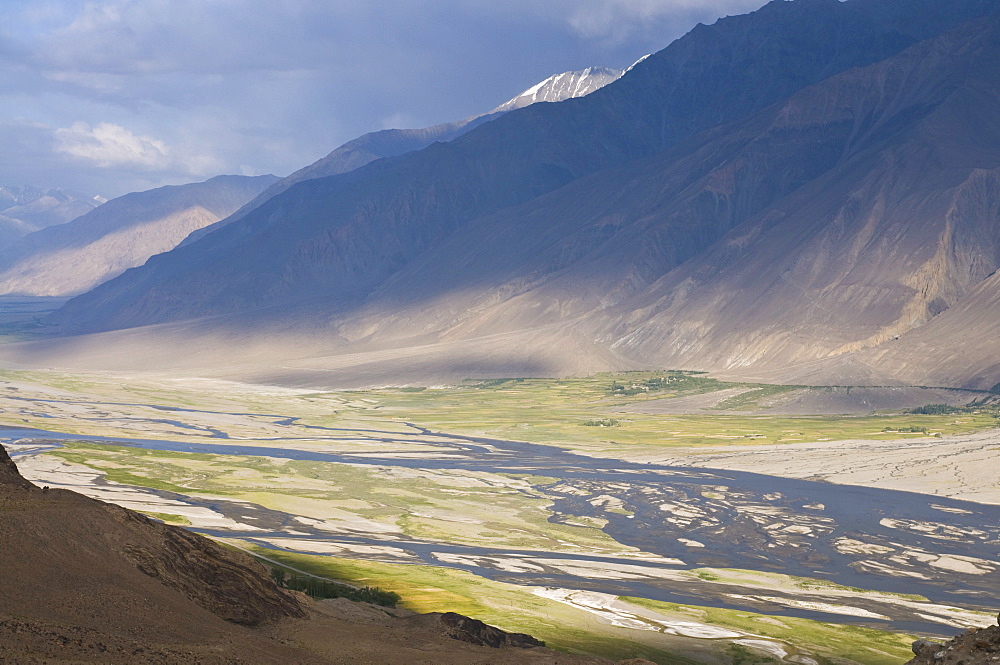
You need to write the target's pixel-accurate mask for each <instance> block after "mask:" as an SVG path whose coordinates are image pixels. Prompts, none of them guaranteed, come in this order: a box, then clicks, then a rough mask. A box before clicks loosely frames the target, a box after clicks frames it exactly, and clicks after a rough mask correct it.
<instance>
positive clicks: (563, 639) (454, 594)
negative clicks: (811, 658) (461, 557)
mask: <svg viewBox="0 0 1000 665" xmlns="http://www.w3.org/2000/svg"><path fill="white" fill-rule="evenodd" d="M244 545H245V547H246V549H248V550H250V551H251V552H252V553H255V554H258V555H260V556H265V557H267V558H269V559H273V560H275V561H278V562H280V563H283V564H287V565H288V566H291V567H294V568H298V569H299V570H303V571H305V572H308V573H311V574H314V575H318V576H320V577H323V578H326V579H329V580H334V581H340V582H346V583H347V584H351V585H368V586H378V587H380V588H383V589H393V591H394V592H397V593H398V594H399V595H400V601H399V605H400V606H402V607H405V608H407V609H410V610H413V611H415V612H458V613H459V614H464V615H466V616H470V617H473V618H475V619H479V620H480V621H484V622H486V623H488V624H490V625H493V626H497V627H498V628H501V629H503V630H506V631H510V632H518V633H527V634H529V635H531V636H533V637H535V638H537V639H540V640H542V641H544V642H545V645H546V646H548V647H551V648H553V649H558V650H560V651H566V652H569V653H583V654H593V655H598V656H603V657H605V658H610V659H611V660H623V659H626V658H645V659H647V660H651V661H653V662H654V663H660V664H662V665H695V661H693V660H690V659H687V658H683V657H680V656H676V655H674V654H671V653H668V652H665V651H663V650H662V649H659V648H656V647H654V646H651V645H648V644H643V643H641V642H640V641H638V640H641V639H643V638H645V637H647V635H646V634H644V633H643V632H642V631H638V632H640V634H639V635H637V636H636V640H637V641H631V640H626V639H622V638H621V637H620V636H621V634H622V633H621V632H620V631H619V630H617V629H615V628H613V627H611V626H607V625H605V624H601V623H599V622H597V621H594V619H593V615H591V614H590V613H588V612H584V611H583V610H580V609H577V608H574V607H570V606H568V605H566V604H564V603H560V602H557V601H554V600H550V599H548V598H544V597H542V596H538V595H536V594H533V593H531V591H530V590H528V589H525V588H524V587H520V586H517V585H514V584H506V583H503V582H495V581H493V580H488V579H484V578H482V577H477V576H476V575H473V574H472V573H468V572H465V571H461V570H454V569H450V568H439V567H436V566H423V565H406V564H390V563H381V562H377V561H362V560H356V559H342V558H339V557H327V556H319V555H310V554H298V553H295V552H285V551H282V550H271V549H266V548H263V547H260V546H256V545H252V544H246V543H244ZM268 565H271V564H268ZM655 637H656V634H655V633H654V634H652V638H655Z"/></svg>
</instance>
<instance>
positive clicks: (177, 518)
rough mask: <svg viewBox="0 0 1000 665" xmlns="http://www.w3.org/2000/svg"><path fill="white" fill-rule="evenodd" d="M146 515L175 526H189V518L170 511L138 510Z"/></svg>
mask: <svg viewBox="0 0 1000 665" xmlns="http://www.w3.org/2000/svg"><path fill="white" fill-rule="evenodd" d="M139 512H141V513H142V514H143V515H145V516H147V517H152V518H153V519H158V520H160V521H161V522H165V523H167V524H176V525H177V526H191V520H189V519H188V518H186V517H184V516H183V515H172V514H170V513H153V512H149V511H147V510H142V511H139Z"/></svg>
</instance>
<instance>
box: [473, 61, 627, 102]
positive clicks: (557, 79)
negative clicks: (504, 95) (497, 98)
mask: <svg viewBox="0 0 1000 665" xmlns="http://www.w3.org/2000/svg"><path fill="white" fill-rule="evenodd" d="M633 66H634V65H633ZM624 73H625V72H624V71H623V70H621V69H610V68H608V67H588V68H587V69H581V70H579V71H574V72H563V73H562V74H555V75H554V76H550V77H549V78H547V79H545V80H544V81H541V82H540V83H536V84H535V85H533V86H531V87H530V88H528V89H527V90H525V91H524V92H522V93H521V94H520V95H518V96H517V97H514V98H513V99H511V100H509V101H507V102H505V103H503V104H501V105H500V106H498V107H496V108H495V109H493V110H492V111H490V113H504V112H506V111H513V110H514V109H519V108H524V107H525V106H531V105H532V104H535V103H537V102H561V101H563V100H564V99H572V98H574V97H583V96H584V95H589V94H590V93H592V92H594V91H595V90H597V89H599V88H603V87H604V86H606V85H607V84H609V83H611V82H613V81H617V80H618V79H619V78H621V76H622V74H624Z"/></svg>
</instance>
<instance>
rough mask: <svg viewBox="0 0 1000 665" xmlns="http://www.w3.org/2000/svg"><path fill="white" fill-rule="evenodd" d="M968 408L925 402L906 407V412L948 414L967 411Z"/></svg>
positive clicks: (930, 414)
mask: <svg viewBox="0 0 1000 665" xmlns="http://www.w3.org/2000/svg"><path fill="white" fill-rule="evenodd" d="M968 411H969V410H968V409H966V408H962V407H960V406H951V405H950V404H925V405H923V406H917V407H914V408H912V409H907V411H906V413H918V414H920V415H924V416H937V415H948V414H952V413H968Z"/></svg>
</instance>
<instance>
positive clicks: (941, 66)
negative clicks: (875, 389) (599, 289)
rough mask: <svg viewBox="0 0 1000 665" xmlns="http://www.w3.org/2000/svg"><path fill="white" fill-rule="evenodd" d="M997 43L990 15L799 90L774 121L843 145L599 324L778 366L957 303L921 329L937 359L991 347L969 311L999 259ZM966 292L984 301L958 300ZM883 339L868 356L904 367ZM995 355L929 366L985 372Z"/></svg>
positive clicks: (622, 334) (626, 345)
mask: <svg viewBox="0 0 1000 665" xmlns="http://www.w3.org/2000/svg"><path fill="white" fill-rule="evenodd" d="M998 58H1000V29H998V25H997V21H996V20H995V19H993V20H988V21H985V22H979V23H977V24H975V25H972V26H969V27H968V28H967V29H959V30H956V31H953V32H952V33H949V34H948V35H945V36H944V37H942V38H940V39H937V40H934V41H932V42H927V43H924V44H921V45H918V46H916V47H914V48H912V49H910V50H908V51H907V52H905V53H904V54H902V55H901V56H899V57H897V58H893V59H891V60H888V61H886V62H885V63H882V64H880V65H876V66H873V67H869V68H867V69H866V70H856V71H852V72H848V73H845V74H844V75H841V76H839V77H837V78H836V79H833V80H831V81H829V82H827V83H826V84H823V85H820V86H815V87H814V88H812V89H810V90H807V91H804V92H803V93H801V94H799V95H796V96H794V97H792V98H791V99H790V100H789V102H788V103H787V104H785V105H784V106H783V107H782V109H781V110H780V115H779V116H778V122H777V123H776V126H775V127H774V128H773V129H772V130H770V131H772V132H774V133H776V132H779V131H782V132H786V133H790V132H803V131H806V130H814V129H816V128H822V130H823V133H824V134H825V135H826V136H827V137H833V136H835V135H836V134H837V132H838V127H840V128H841V132H842V134H843V138H844V140H843V141H842V142H841V141H835V142H833V143H826V145H825V146H824V144H823V143H822V142H817V143H816V144H815V145H816V147H817V148H825V149H827V150H829V149H830V148H840V149H841V152H840V153H839V155H834V157H835V160H836V163H835V166H834V167H833V168H832V169H830V170H829V171H828V172H826V173H823V174H822V176H821V177H819V178H816V179H815V180H813V181H812V182H809V183H808V184H807V185H805V186H803V187H802V188H801V189H800V190H798V191H796V192H794V193H793V194H791V195H790V196H788V197H786V198H783V199H780V200H778V201H776V202H775V204H774V205H772V206H770V207H769V208H768V209H766V210H765V211H763V212H762V213H761V214H760V215H758V216H757V217H755V218H753V219H751V220H749V221H748V222H747V223H745V224H743V225H742V226H741V227H739V228H738V229H736V230H734V231H733V232H731V233H730V234H729V235H728V236H727V237H726V238H725V239H724V240H723V241H722V242H720V243H718V244H716V245H715V246H713V247H712V248H710V249H709V250H708V251H707V252H706V253H705V254H704V255H702V256H698V257H696V258H694V259H692V260H691V261H689V262H688V264H687V265H685V266H683V267H682V268H681V269H678V270H676V271H673V272H671V273H668V274H667V275H665V276H664V277H663V278H662V279H661V280H660V281H659V282H658V283H656V284H654V285H653V286H652V287H651V288H650V289H649V290H648V291H647V292H645V293H643V294H642V295H641V296H639V297H637V298H636V299H634V300H632V301H630V302H629V303H628V304H627V305H626V306H625V307H624V308H623V310H621V313H620V314H619V318H618V324H617V326H616V327H613V328H608V329H606V330H607V331H608V332H609V333H610V334H611V335H612V336H613V337H615V338H616V341H615V343H614V346H615V347H616V348H617V349H619V350H620V351H622V352H624V353H627V354H632V353H635V354H636V356H635V357H637V358H641V359H643V360H644V361H646V362H652V363H655V364H662V363H666V364H668V365H669V364H671V363H677V362H681V361H682V360H683V361H684V362H686V363H688V364H689V365H692V364H693V365H694V366H704V367H711V368H713V369H729V368H734V367H745V366H753V365H758V366H771V367H773V366H784V365H792V364H800V363H804V362H809V361H814V360H817V359H822V358H833V357H838V356H845V357H850V355H851V354H856V352H860V351H862V350H864V349H869V348H872V347H876V346H879V345H881V344H883V343H894V340H895V339H896V338H898V337H899V336H900V335H903V334H904V333H906V332H907V331H910V330H912V329H914V328H918V327H919V326H922V325H924V324H925V323H927V322H928V321H931V320H933V319H934V318H935V317H936V316H937V315H939V314H940V313H941V312H943V311H945V310H949V308H952V309H953V311H951V313H950V314H949V315H948V317H947V318H943V319H942V322H941V323H939V324H937V325H935V326H934V327H933V328H930V326H928V331H927V332H925V333H922V335H926V336H930V339H934V340H935V342H933V344H934V345H936V346H937V347H938V348H939V351H938V352H937V356H938V357H939V363H941V364H944V365H947V364H949V363H951V362H953V360H954V358H955V356H956V354H955V351H957V350H958V349H962V348H964V349H965V350H966V351H968V347H969V346H970V345H971V346H974V347H976V348H978V349H980V355H986V356H993V357H995V354H996V352H997V351H1000V348H998V347H997V345H996V344H995V343H994V342H993V340H995V339H997V338H996V337H995V336H988V335H987V336H982V337H970V336H969V333H971V332H973V331H972V330H968V329H967V327H968V326H969V325H970V324H971V322H972V321H974V320H975V319H976V316H975V312H976V311H980V312H985V311H987V310H988V309H990V305H989V304H988V303H987V302H986V299H988V295H987V294H989V293H990V287H989V286H988V284H986V283H985V282H984V280H986V279H987V277H989V276H990V275H991V274H992V273H994V272H995V271H996V270H997V268H998V267H1000V225H998V220H1000V215H998V210H1000V199H998V191H1000V170H998V168H1000V121H998V118H1000V98H998V94H997V93H998V91H1000V76H997V73H996V71H995V69H994V68H992V67H990V66H989V65H988V63H991V62H995V61H996V60H997V59H998ZM845 129H846V130H847V131H846V132H844V131H843V130H845ZM963 298H972V299H974V300H976V302H977V304H976V305H974V306H972V307H969V306H968V305H966V306H965V307H964V309H962V310H960V309H955V306H956V305H958V304H959V303H961V302H962V300H963ZM626 310H627V311H626ZM960 311H962V312H964V313H962V314H960V313H959V312H960ZM992 311H995V305H994V306H993V310H992ZM958 319H961V320H962V321H963V322H964V323H961V324H959V323H957V321H958ZM948 320H951V321H954V322H955V323H952V324H951V331H950V333H945V323H944V321H948ZM932 330H933V331H937V332H931V331H932ZM981 332H983V333H986V332H987V331H986V330H983V331H981ZM914 334H915V335H917V336H918V337H919V336H921V335H920V334H918V333H914ZM960 340H964V341H962V343H961V344H959V342H960ZM897 346H899V345H897ZM944 349H949V351H947V352H944V351H943V350H944ZM912 350H913V349H912V348H911V349H910V351H911V352H912ZM866 353H867V352H866ZM892 355H893V354H890V355H887V356H885V358H883V359H878V358H876V357H874V356H871V354H870V353H868V355H866V356H865V357H870V358H871V362H870V364H868V367H869V370H868V371H869V372H870V371H871V368H872V367H875V368H877V370H876V371H875V372H874V374H875V375H877V376H896V377H898V378H903V377H904V376H906V375H907V374H906V373H905V372H900V370H901V369H902V368H903V366H902V365H900V364H897V362H888V360H889V358H890V357H891V356H892ZM895 356H896V357H895V358H894V360H895V361H901V358H900V357H899V356H898V354H895ZM859 357H860V356H859ZM970 359H971V356H970ZM981 359H982V358H979V360H981ZM857 360H858V359H855V360H854V361H851V362H849V363H848V364H849V365H851V364H852V363H853V362H855V361H857ZM928 362H929V358H928V356H927V355H926V354H925V353H917V354H911V355H910V362H909V364H910V365H919V366H924V367H926V366H927V363H928ZM991 364H993V367H992V368H990V367H989V366H988V365H987V366H980V367H979V368H972V367H969V366H966V367H965V368H964V369H965V370H966V371H964V372H954V373H951V374H947V373H942V372H941V371H940V369H943V368H939V370H934V371H929V373H926V374H925V375H924V378H926V379H927V380H931V379H932V378H933V379H934V380H935V381H944V382H946V383H949V384H954V383H956V382H957V383H960V384H962V383H964V384H967V385H970V386H972V387H978V388H989V387H990V386H992V385H993V384H994V383H996V381H997V380H998V379H1000V376H998V375H997V371H996V365H995V363H991ZM831 367H832V362H831V361H828V362H827V371H828V372H829V371H830V368H831ZM910 376H915V375H912V374H910ZM865 378H869V377H866V376H865V372H859V368H858V367H856V366H855V367H853V368H851V369H850V370H847V369H846V366H845V370H844V371H843V372H841V373H840V379H841V380H855V381H856V380H861V379H865Z"/></svg>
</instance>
